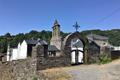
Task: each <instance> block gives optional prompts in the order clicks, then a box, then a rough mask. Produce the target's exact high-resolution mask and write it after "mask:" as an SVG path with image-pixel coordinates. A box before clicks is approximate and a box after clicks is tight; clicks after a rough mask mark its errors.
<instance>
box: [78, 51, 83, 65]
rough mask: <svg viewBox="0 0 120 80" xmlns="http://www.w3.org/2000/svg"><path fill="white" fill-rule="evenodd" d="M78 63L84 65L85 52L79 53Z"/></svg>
mask: <svg viewBox="0 0 120 80" xmlns="http://www.w3.org/2000/svg"><path fill="white" fill-rule="evenodd" d="M78 62H79V63H83V52H79V53H78Z"/></svg>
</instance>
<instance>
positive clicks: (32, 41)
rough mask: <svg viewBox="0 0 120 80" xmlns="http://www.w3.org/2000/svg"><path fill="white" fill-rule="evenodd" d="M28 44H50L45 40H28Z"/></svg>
mask: <svg viewBox="0 0 120 80" xmlns="http://www.w3.org/2000/svg"><path fill="white" fill-rule="evenodd" d="M25 41H26V42H27V44H32V45H36V44H39V45H48V43H47V42H46V41H45V40H40V39H38V40H34V39H27V40H25Z"/></svg>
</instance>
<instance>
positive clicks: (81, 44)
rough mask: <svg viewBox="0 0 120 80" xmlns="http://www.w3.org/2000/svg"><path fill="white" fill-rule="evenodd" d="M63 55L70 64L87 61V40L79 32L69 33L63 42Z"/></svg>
mask: <svg viewBox="0 0 120 80" xmlns="http://www.w3.org/2000/svg"><path fill="white" fill-rule="evenodd" d="M62 49H63V55H64V56H65V58H66V60H67V62H69V63H70V64H79V63H87V62H88V40H87V38H85V37H84V36H82V35H81V34H80V33H79V32H75V33H72V34H69V35H68V36H67V37H66V38H65V40H64V42H63V47H62Z"/></svg>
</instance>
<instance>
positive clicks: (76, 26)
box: [73, 22, 80, 32]
mask: <svg viewBox="0 0 120 80" xmlns="http://www.w3.org/2000/svg"><path fill="white" fill-rule="evenodd" d="M73 27H74V28H75V30H76V32H77V31H78V29H79V28H80V26H79V25H78V23H77V22H76V23H75V24H74V25H73Z"/></svg>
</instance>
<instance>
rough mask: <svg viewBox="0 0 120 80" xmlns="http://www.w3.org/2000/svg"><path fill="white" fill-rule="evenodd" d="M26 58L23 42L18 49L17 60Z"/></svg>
mask: <svg viewBox="0 0 120 80" xmlns="http://www.w3.org/2000/svg"><path fill="white" fill-rule="evenodd" d="M25 58H27V43H26V41H25V40H24V41H23V42H22V44H21V47H20V53H19V59H25Z"/></svg>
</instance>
